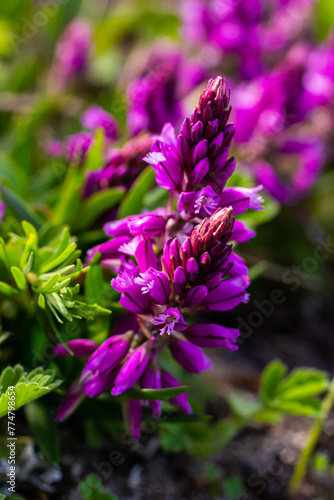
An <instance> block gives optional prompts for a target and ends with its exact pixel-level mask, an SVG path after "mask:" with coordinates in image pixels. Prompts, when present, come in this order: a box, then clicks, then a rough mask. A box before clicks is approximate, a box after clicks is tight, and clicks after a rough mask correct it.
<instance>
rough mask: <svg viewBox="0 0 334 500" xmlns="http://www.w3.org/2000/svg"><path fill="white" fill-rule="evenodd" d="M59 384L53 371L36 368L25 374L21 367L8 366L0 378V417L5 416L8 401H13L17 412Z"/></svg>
mask: <svg viewBox="0 0 334 500" xmlns="http://www.w3.org/2000/svg"><path fill="white" fill-rule="evenodd" d="M60 384H61V381H60V380H57V379H55V373H54V371H53V370H43V368H36V369H35V370H33V371H32V372H30V373H27V372H24V370H23V367H22V366H21V365H15V366H14V367H13V368H12V367H11V366H8V367H7V368H5V370H4V371H3V372H2V373H1V376H0V417H3V416H4V415H6V414H7V412H8V405H9V401H12V400H13V401H14V399H15V410H17V409H19V408H21V406H24V405H26V404H27V403H30V402H31V401H34V400H35V399H38V398H40V397H41V396H44V395H45V394H48V393H49V392H51V391H54V390H55V389H56V388H57V387H58V386H59V385H60ZM12 388H13V389H12ZM13 392H14V394H15V398H13Z"/></svg>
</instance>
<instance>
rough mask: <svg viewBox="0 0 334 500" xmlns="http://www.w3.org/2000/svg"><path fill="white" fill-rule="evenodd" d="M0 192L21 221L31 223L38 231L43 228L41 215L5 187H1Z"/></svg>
mask: <svg viewBox="0 0 334 500" xmlns="http://www.w3.org/2000/svg"><path fill="white" fill-rule="evenodd" d="M0 191H1V194H2V196H3V198H4V200H5V201H6V203H7V205H9V206H10V207H11V208H12V209H13V210H14V212H15V213H16V215H17V216H18V217H19V218H20V219H22V220H26V221H27V222H30V223H31V224H32V225H33V226H34V227H35V228H36V229H39V228H40V227H41V226H42V224H43V222H42V219H41V218H40V217H39V215H38V214H37V213H36V212H35V211H34V210H33V209H32V208H31V206H30V205H29V204H28V203H27V202H26V201H24V200H23V199H22V198H21V197H20V196H19V195H18V194H17V193H15V192H14V191H12V190H11V189H9V188H6V187H4V186H0Z"/></svg>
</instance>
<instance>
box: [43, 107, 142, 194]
mask: <svg viewBox="0 0 334 500" xmlns="http://www.w3.org/2000/svg"><path fill="white" fill-rule="evenodd" d="M81 124H82V126H83V127H84V128H85V130H84V131H81V132H77V133H76V134H72V135H70V136H68V137H67V138H66V139H65V141H64V142H59V141H56V140H51V141H50V142H49V143H48V145H47V149H48V153H49V154H50V155H51V156H54V157H56V158H58V157H65V158H66V161H67V163H68V165H69V166H73V165H79V166H80V167H81V166H82V165H83V164H84V163H85V161H86V159H87V155H88V153H89V151H90V149H91V147H92V146H93V144H94V138H95V133H96V131H97V130H98V129H101V130H102V131H103V133H104V143H105V146H104V152H103V155H104V157H103V164H102V165H101V167H100V168H99V169H96V170H93V171H88V173H87V175H86V179H85V184H84V187H83V193H82V196H83V197H84V198H87V197H89V196H91V195H92V194H94V193H96V192H98V191H102V190H104V189H108V188H110V187H124V188H126V189H128V188H129V187H130V186H131V184H132V183H133V181H134V180H135V179H136V178H137V177H138V175H139V173H140V172H141V171H142V170H143V169H144V167H145V166H146V163H145V161H144V160H143V157H144V156H145V155H146V153H147V152H148V151H149V150H150V148H151V145H152V137H151V136H150V134H141V135H140V136H139V137H133V138H131V139H129V140H128V141H127V142H126V143H125V144H124V145H123V146H122V147H121V148H118V147H115V146H114V143H115V141H116V140H117V138H118V134H119V132H118V124H117V122H116V120H115V118H114V117H113V116H112V115H111V114H110V113H108V112H107V111H105V110H104V109H102V108H100V107H99V106H97V105H93V106H91V107H90V108H88V109H87V110H86V111H85V112H84V114H83V115H82V117H81Z"/></svg>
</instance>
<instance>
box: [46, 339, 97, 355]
mask: <svg viewBox="0 0 334 500" xmlns="http://www.w3.org/2000/svg"><path fill="white" fill-rule="evenodd" d="M67 346H68V348H69V349H70V350H71V351H72V352H73V355H74V356H78V357H80V356H90V355H91V354H93V352H95V351H96V349H97V348H98V347H99V344H98V343H97V342H94V340H89V339H77V340H71V341H70V342H68V343H67ZM53 354H54V355H55V356H71V354H70V353H69V352H68V350H67V349H66V347H65V346H64V345H62V344H58V345H56V346H55V348H54V349H53Z"/></svg>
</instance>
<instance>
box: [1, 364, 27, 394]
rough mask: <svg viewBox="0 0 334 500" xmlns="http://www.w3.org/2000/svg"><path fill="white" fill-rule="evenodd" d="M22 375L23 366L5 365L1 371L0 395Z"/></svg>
mask: <svg viewBox="0 0 334 500" xmlns="http://www.w3.org/2000/svg"><path fill="white" fill-rule="evenodd" d="M22 375H23V366H21V365H15V366H14V367H11V366H7V368H5V369H4V370H3V372H2V373H1V377H0V395H1V394H2V393H4V392H6V390H7V389H8V387H10V386H12V385H16V384H17V383H18V381H19V380H20V378H21V377H22Z"/></svg>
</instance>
